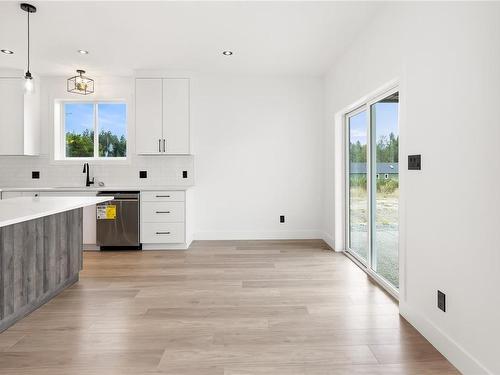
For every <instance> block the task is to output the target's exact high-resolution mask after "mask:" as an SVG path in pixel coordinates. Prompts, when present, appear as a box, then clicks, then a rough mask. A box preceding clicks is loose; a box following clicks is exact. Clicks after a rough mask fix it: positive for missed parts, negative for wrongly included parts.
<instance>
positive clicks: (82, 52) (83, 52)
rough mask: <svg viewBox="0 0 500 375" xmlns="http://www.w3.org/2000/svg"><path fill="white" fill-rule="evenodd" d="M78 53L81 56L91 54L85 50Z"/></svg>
mask: <svg viewBox="0 0 500 375" xmlns="http://www.w3.org/2000/svg"><path fill="white" fill-rule="evenodd" d="M78 53H79V54H81V55H88V54H89V51H86V50H84V49H79V50H78Z"/></svg>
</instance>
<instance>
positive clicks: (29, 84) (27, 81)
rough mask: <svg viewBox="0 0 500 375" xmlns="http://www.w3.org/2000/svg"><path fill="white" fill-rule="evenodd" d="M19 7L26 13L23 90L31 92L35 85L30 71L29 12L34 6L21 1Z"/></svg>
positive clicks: (33, 9) (32, 10) (33, 11)
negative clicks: (26, 36)
mask: <svg viewBox="0 0 500 375" xmlns="http://www.w3.org/2000/svg"><path fill="white" fill-rule="evenodd" d="M21 9H22V10H24V11H25V12H26V13H28V68H27V69H26V73H25V74H24V90H25V92H26V93H30V92H33V89H34V87H35V85H34V82H33V76H32V75H31V72H30V13H35V12H36V7H34V6H33V5H31V4H28V3H22V4H21Z"/></svg>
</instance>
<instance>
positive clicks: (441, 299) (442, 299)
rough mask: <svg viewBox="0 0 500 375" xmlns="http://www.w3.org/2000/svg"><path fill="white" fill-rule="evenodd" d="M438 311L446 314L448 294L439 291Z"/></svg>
mask: <svg viewBox="0 0 500 375" xmlns="http://www.w3.org/2000/svg"><path fill="white" fill-rule="evenodd" d="M438 309H440V310H443V311H444V312H446V294H444V293H443V292H441V291H440V290H438Z"/></svg>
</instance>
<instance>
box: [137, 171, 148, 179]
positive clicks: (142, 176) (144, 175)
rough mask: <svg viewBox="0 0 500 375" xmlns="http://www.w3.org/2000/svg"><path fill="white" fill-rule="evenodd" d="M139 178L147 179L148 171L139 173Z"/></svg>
mask: <svg viewBox="0 0 500 375" xmlns="http://www.w3.org/2000/svg"><path fill="white" fill-rule="evenodd" d="M139 178H148V171H139Z"/></svg>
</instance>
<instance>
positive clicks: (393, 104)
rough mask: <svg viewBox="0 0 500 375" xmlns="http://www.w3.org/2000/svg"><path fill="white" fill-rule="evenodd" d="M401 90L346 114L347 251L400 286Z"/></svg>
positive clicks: (392, 285) (378, 274)
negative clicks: (399, 124) (399, 92)
mask: <svg viewBox="0 0 500 375" xmlns="http://www.w3.org/2000/svg"><path fill="white" fill-rule="evenodd" d="M398 115H399V94H398V92H397V91H395V90H393V91H391V92H388V93H386V94H385V95H383V96H382V97H380V98H377V99H376V100H373V101H370V102H367V103H366V104H364V105H363V106H361V107H360V108H358V109H357V110H356V111H353V112H351V113H349V114H347V115H346V121H345V123H346V128H347V129H346V130H347V132H346V133H347V145H348V147H347V150H346V152H347V160H348V163H347V166H346V170H347V176H346V181H347V185H348V186H347V239H348V241H347V251H348V252H349V253H351V254H352V255H353V256H354V257H355V258H356V259H357V260H359V261H360V262H361V263H362V264H363V265H364V266H365V267H367V270H369V271H370V272H373V273H374V274H375V275H377V276H379V277H380V278H381V279H382V280H383V281H384V282H385V283H387V284H388V285H389V286H390V287H392V288H394V289H396V290H397V289H398V288H399V257H398V249H399V243H398V238H399V210H398V208H399V207H398V202H399V163H398V162H399V160H398V151H399V127H398Z"/></svg>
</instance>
